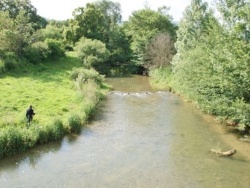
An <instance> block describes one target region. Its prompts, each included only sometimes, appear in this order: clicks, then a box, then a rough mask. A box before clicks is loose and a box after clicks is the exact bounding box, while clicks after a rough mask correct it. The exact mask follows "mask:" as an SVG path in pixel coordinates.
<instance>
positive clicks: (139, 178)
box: [0, 76, 250, 188]
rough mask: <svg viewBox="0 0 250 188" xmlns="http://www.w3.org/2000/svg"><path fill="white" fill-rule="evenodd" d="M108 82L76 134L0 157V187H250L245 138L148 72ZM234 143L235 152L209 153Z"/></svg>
mask: <svg viewBox="0 0 250 188" xmlns="http://www.w3.org/2000/svg"><path fill="white" fill-rule="evenodd" d="M107 81H108V83H110V84H112V85H113V86H114V91H112V92H110V93H109V94H108V96H107V99H106V100H105V101H104V102H102V103H101V104H100V107H99V110H98V112H97V114H96V115H95V117H94V120H93V121H92V122H91V123H90V124H88V125H87V126H86V127H85V128H84V129H83V130H82V132H81V134H80V135H70V136H66V137H65V138H64V139H63V140H62V141H61V142H56V143H51V144H48V145H45V146H38V147H36V148H34V149H32V150H30V151H28V152H26V153H23V154H21V155H17V156H13V157H9V158H5V159H2V160H0V187H1V188H2V187H11V188H12V187H91V188H92V187H112V188H113V187H114V188H118V187H119V188H120V187H126V188H128V187H141V188H151V187H152V188H155V187H159V188H165V187H166V188H168V187H169V188H182V187H183V188H184V187H187V188H189V187H190V188H196V187H197V188H201V187H202V188H203V187H205V188H206V187H207V188H211V187H223V188H224V187H226V188H231V187H232V188H233V187H243V188H245V187H246V188H248V187H250V173H249V169H250V163H249V162H250V160H249V158H248V157H247V155H246V154H248V153H249V145H245V143H244V144H243V143H241V142H239V141H237V139H236V138H235V137H230V139H231V140H232V138H234V140H233V141H230V139H228V140H229V141H228V140H227V138H225V137H227V135H231V133H228V132H224V131H221V130H218V128H215V126H217V127H218V126H219V125H215V124H214V122H212V121H209V120H207V118H205V117H204V116H203V115H202V114H201V113H200V112H199V111H198V110H197V109H195V108H194V107H193V106H192V105H191V104H188V103H186V102H184V101H182V100H181V99H180V98H179V97H178V96H176V95H174V94H172V93H169V92H163V91H154V90H152V89H151V88H150V86H149V84H148V78H147V77H140V76H133V77H127V78H119V79H108V80H107ZM235 143H236V144H235ZM232 146H233V147H237V148H234V149H237V153H236V154H235V155H234V156H233V157H217V156H216V155H215V154H214V153H211V149H218V148H219V149H222V150H228V149H231V148H232Z"/></svg>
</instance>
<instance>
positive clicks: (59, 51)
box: [45, 39, 65, 59]
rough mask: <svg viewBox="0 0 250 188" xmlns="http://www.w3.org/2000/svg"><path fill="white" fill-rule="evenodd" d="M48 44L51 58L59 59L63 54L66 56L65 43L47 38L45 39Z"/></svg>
mask: <svg viewBox="0 0 250 188" xmlns="http://www.w3.org/2000/svg"><path fill="white" fill-rule="evenodd" d="M45 42H46V44H47V45H48V47H49V51H50V53H49V58H50V59H58V58H60V57H62V56H64V55H65V54H64V52H65V50H64V44H63V42H62V41H60V40H55V39H46V40H45Z"/></svg>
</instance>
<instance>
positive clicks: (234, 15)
mask: <svg viewBox="0 0 250 188" xmlns="http://www.w3.org/2000/svg"><path fill="white" fill-rule="evenodd" d="M215 5H216V6H215V7H213V9H216V13H217V14H218V15H220V19H218V17H217V16H215V14H214V13H213V11H212V10H211V8H210V7H209V5H208V3H206V2H203V1H202V0H191V3H190V5H189V6H188V7H187V9H186V10H185V12H184V15H183V18H182V19H181V20H180V22H179V23H178V25H177V24H175V23H174V22H173V20H172V17H171V15H169V13H168V11H169V9H168V7H165V6H163V7H159V8H158V10H156V11H155V10H152V9H150V8H149V7H147V6H145V8H144V9H141V10H137V11H134V12H133V13H132V15H131V16H130V17H129V19H128V21H125V22H123V21H122V16H121V7H120V4H119V3H115V2H112V1H109V0H97V1H95V2H93V3H87V4H86V5H85V6H84V5H83V7H78V8H76V9H75V10H74V11H73V12H72V15H73V18H71V19H68V20H65V21H56V20H48V19H45V18H43V17H41V16H39V15H38V14H37V11H36V8H35V7H34V6H33V5H32V4H31V3H30V1H29V0H17V1H13V0H1V1H0V74H1V77H0V87H1V92H0V100H1V101H0V102H1V106H0V110H1V111H0V118H1V120H0V130H1V132H0V157H3V156H6V155H12V154H15V153H18V152H21V151H24V150H26V149H28V148H31V147H33V146H34V145H36V144H44V143H46V142H49V141H53V140H59V139H61V138H62V137H63V135H64V134H65V133H69V132H79V131H80V130H81V129H80V125H82V124H84V122H86V121H87V119H88V118H89V115H90V114H91V113H93V111H94V108H95V105H96V104H97V103H98V101H99V100H100V99H101V98H102V97H103V94H102V91H103V89H105V88H106V87H105V86H104V85H103V77H102V76H101V75H106V76H117V75H118V76H120V75H124V74H135V73H139V74H144V75H150V76H151V77H152V78H153V84H155V85H157V86H160V87H161V88H168V89H169V90H171V91H173V92H176V93H178V94H180V95H182V96H184V97H185V98H186V99H188V100H190V101H192V102H193V103H194V104H196V105H197V107H199V108H200V109H201V110H202V111H204V112H206V113H209V114H212V115H215V116H216V117H218V119H219V120H220V121H221V122H227V124H229V125H232V126H235V127H236V129H237V130H239V132H240V133H243V134H244V135H245V134H249V130H250V89H249V88H250V66H249V65H250V63H249V62H250V56H249V51H250V32H249V28H250V25H249V23H250V15H249V13H250V6H249V1H247V0H239V1H237V2H235V1H232V0H217V1H216V3H215ZM66 51H67V53H66V55H65V52H66ZM69 51H70V53H69ZM74 68H75V69H74ZM70 78H71V79H70ZM30 104H32V105H33V106H34V108H35V110H36V112H37V113H36V115H35V117H34V121H33V122H32V126H31V127H30V129H25V119H24V117H25V116H24V115H23V114H25V110H26V108H27V107H28V106H29V105H30Z"/></svg>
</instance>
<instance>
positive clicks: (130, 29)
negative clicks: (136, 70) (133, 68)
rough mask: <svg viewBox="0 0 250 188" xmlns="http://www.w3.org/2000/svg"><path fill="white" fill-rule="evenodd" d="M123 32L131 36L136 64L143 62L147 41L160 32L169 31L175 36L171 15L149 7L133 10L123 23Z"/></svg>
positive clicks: (172, 36)
mask: <svg viewBox="0 0 250 188" xmlns="http://www.w3.org/2000/svg"><path fill="white" fill-rule="evenodd" d="M124 29H125V32H126V34H127V35H128V36H130V37H131V39H132V43H131V48H132V50H133V53H134V55H135V62H136V64H137V65H143V64H144V62H145V59H144V58H145V56H144V55H145V50H146V46H147V45H148V44H149V42H150V41H151V40H152V39H153V38H154V37H155V36H156V35H157V34H158V33H160V32H166V33H169V35H170V36H171V38H173V39H174V38H175V29H176V27H175V25H174V24H173V23H172V22H171V17H170V16H168V15H166V14H165V13H163V12H162V11H154V10H151V9H149V8H146V9H143V10H139V11H135V12H133V13H132V16H130V17H129V20H128V21H127V22H126V23H125V24H124Z"/></svg>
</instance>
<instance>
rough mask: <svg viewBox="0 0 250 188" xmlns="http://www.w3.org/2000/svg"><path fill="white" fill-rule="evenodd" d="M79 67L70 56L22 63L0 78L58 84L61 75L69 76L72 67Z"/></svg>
mask: <svg viewBox="0 0 250 188" xmlns="http://www.w3.org/2000/svg"><path fill="white" fill-rule="evenodd" d="M80 66H81V61H80V60H79V59H78V58H76V57H72V56H65V57H63V58H60V59H59V60H57V61H50V62H44V63H39V64H31V63H23V64H21V65H19V66H18V67H16V68H15V69H13V70H11V71H9V72H6V73H3V74H1V75H0V78H5V77H14V78H23V77H29V78H31V79H33V80H40V81H42V82H50V81H55V82H60V81H61V75H65V74H70V73H69V72H70V71H71V70H72V69H73V68H74V67H80Z"/></svg>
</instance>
